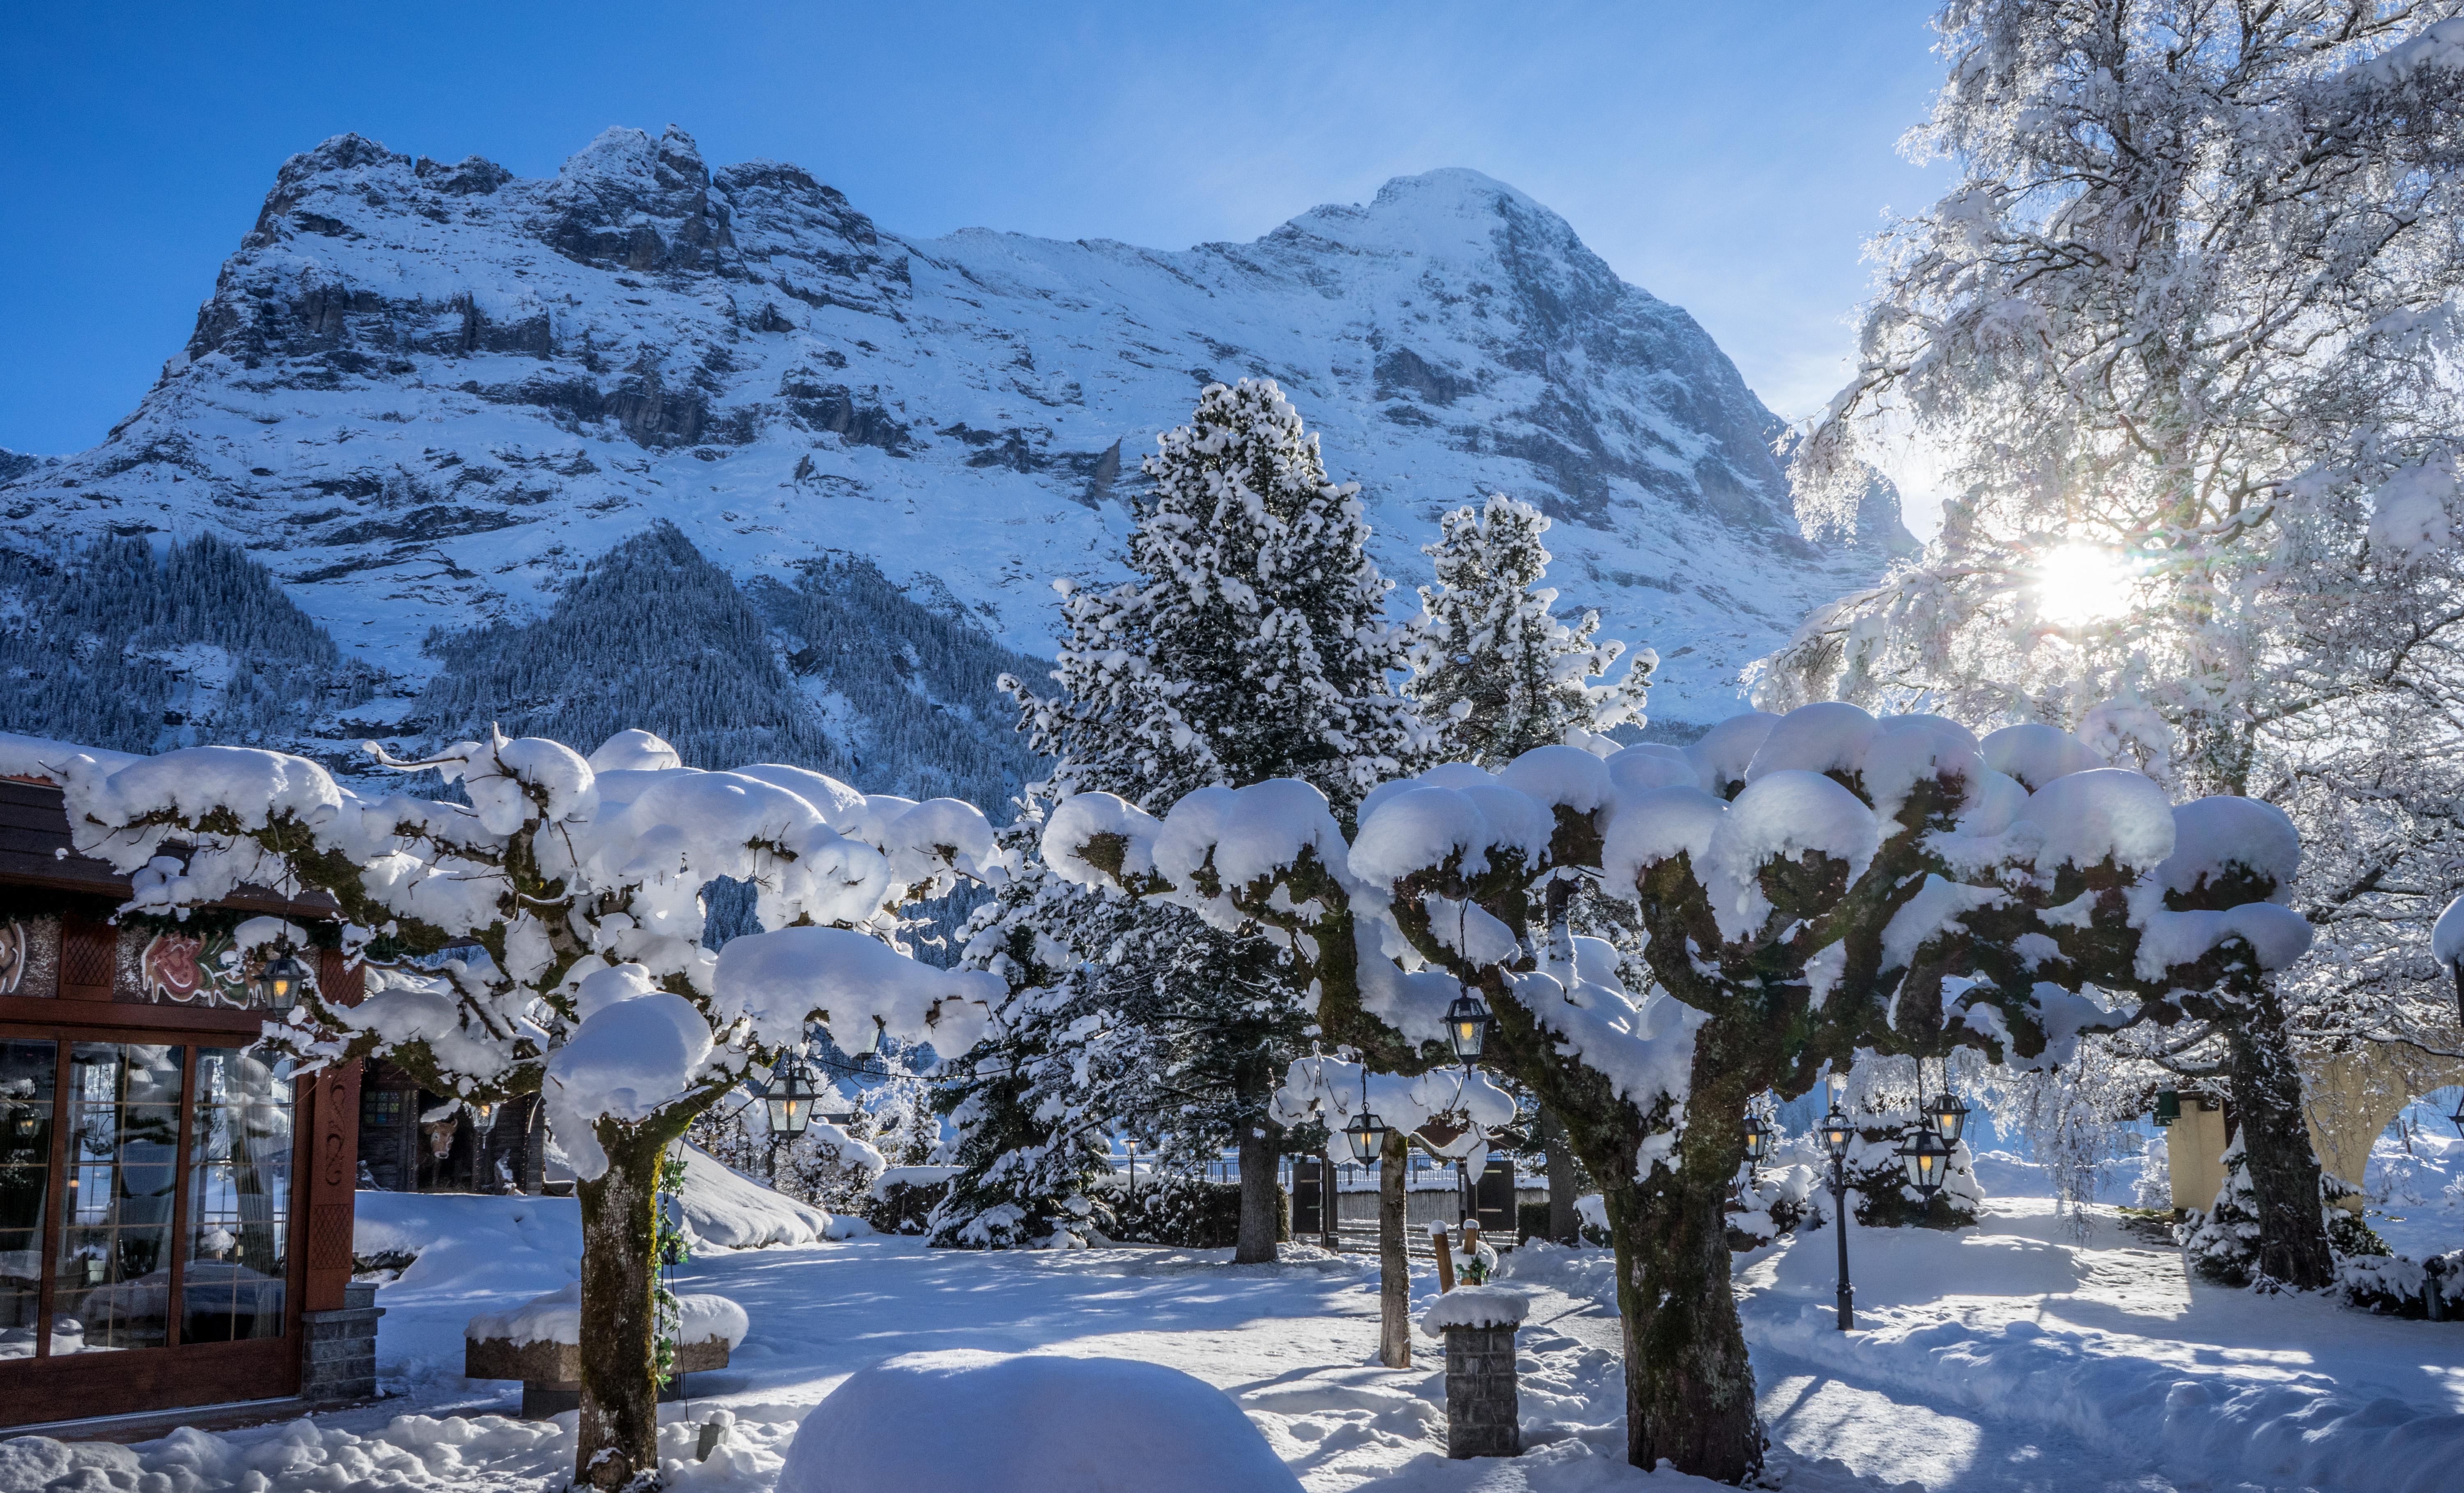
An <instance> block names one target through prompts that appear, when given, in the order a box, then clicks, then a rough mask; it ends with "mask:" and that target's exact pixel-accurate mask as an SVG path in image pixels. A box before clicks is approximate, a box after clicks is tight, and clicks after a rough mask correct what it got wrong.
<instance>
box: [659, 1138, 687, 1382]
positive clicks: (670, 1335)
mask: <svg viewBox="0 0 2464 1493" xmlns="http://www.w3.org/2000/svg"><path fill="white" fill-rule="evenodd" d="M684 1190H685V1158H684V1157H682V1156H680V1155H675V1154H672V1153H661V1154H660V1156H659V1187H658V1194H659V1197H658V1206H657V1211H656V1212H654V1213H653V1214H652V1215H651V1216H650V1261H651V1264H652V1267H653V1268H654V1269H656V1270H657V1271H658V1288H657V1289H656V1290H654V1291H653V1292H652V1293H651V1297H650V1301H651V1306H652V1309H653V1310H654V1311H655V1312H656V1313H657V1317H658V1323H659V1347H658V1356H657V1360H656V1361H657V1365H658V1369H657V1373H656V1375H655V1377H656V1378H657V1379H658V1384H659V1388H661V1389H663V1390H664V1389H666V1388H667V1387H668V1384H669V1381H671V1379H673V1378H674V1377H675V1372H676V1332H677V1331H678V1329H679V1328H682V1326H683V1324H684V1304H683V1302H681V1301H680V1300H678V1299H677V1297H676V1285H675V1268H676V1266H678V1265H680V1264H683V1263H684V1262H686V1261H688V1260H691V1259H692V1258H693V1236H692V1235H690V1234H687V1233H686V1232H685V1228H684V1221H683V1220H682V1219H679V1218H677V1217H675V1215H674V1211H673V1209H672V1208H671V1205H670V1201H669V1200H670V1199H671V1198H674V1197H680V1196H681V1195H682V1194H683V1192H684Z"/></svg>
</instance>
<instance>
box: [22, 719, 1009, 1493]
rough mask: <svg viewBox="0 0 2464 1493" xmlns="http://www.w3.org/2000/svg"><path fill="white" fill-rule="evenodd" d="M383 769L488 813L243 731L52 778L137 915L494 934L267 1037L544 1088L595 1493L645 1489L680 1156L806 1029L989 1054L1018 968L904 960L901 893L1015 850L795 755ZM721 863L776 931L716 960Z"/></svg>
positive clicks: (469, 1083)
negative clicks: (439, 784)
mask: <svg viewBox="0 0 2464 1493" xmlns="http://www.w3.org/2000/svg"><path fill="white" fill-rule="evenodd" d="M388 765H391V766H395V767H400V768H405V769H416V768H429V769H434V770H436V771H437V772H439V773H440V774H441V775H442V776H443V777H444V778H445V779H446V780H447V781H448V782H458V783H460V784H461V785H462V787H463V789H464V791H465V792H466V793H467V795H468V796H469V799H470V802H469V803H467V804H464V803H451V802H445V801H435V800H429V799H420V798H413V797H409V796H407V795H387V796H385V797H370V796H365V795H363V794H360V793H358V792H355V791H353V790H351V789H349V788H346V787H344V786H342V785H341V783H339V782H337V781H336V780H335V779H333V778H332V777H331V776H330V775H329V774H328V773H327V772H326V771H325V770H324V768H322V767H320V766H319V765H318V764H317V763H315V762H312V761H309V760H307V759H306V758H303V757H289V756H285V755H283V754H281V753H276V752H263V751H254V750H247V749H241V748H233V747H197V748H191V749H188V750H186V751H179V752H171V753H166V754H165V755H163V756H161V757H144V758H140V759H138V760H136V761H134V762H105V761H100V760H98V759H97V758H95V757H87V756H82V755H74V756H68V757H66V759H65V760H63V761H61V762H59V763H57V764H51V765H50V770H51V771H52V773H53V775H54V776H55V777H56V778H57V779H59V780H60V781H61V783H62V784H63V786H64V789H65V793H66V798H67V808H68V816H69V822H70V824H71V827H72V831H73V833H74V835H75V838H76V842H77V848H78V849H79V850H80V851H82V852H83V853H85V854H87V855H92V856H95V857H98V858H99V859H102V860H105V861H107V862H109V863H110V864H111V865H113V866H114V867H118V868H119V869H121V870H122V871H125V872H128V873H129V874H130V876H131V880H132V883H133V886H134V896H133V898H132V901H131V902H130V904H129V906H130V908H131V909H133V910H139V911H149V912H156V913H171V914H175V915H177V914H182V913H184V912H185V910H186V909H187V908H189V907H193V906H197V905H201V904H205V903H209V902H212V901H215V900H217V899H218V898H221V897H223V896H225V895H227V894H228V893H230V891H231V889H233V888H235V887H237V886H239V885H240V884H242V883H244V882H254V883H257V884H260V885H267V886H292V887H302V886H304V887H309V888H315V889H319V890H322V891H325V892H328V893H330V894H331V895H332V896H333V897H334V898H335V899H336V900H337V901H338V902H340V903H341V910H342V912H343V914H344V915H345V916H346V917H347V918H348V919H349V920H350V922H351V924H352V925H353V926H352V928H351V930H350V933H348V934H347V935H346V936H347V938H348V939H349V941H350V944H351V946H352V947H354V948H355V950H356V951H357V952H358V953H359V954H360V955H363V956H366V955H415V954H424V953H434V952H437V951H440V950H446V949H452V948H468V947H469V946H472V945H476V946H477V947H478V948H479V949H481V950H484V951H485V956H484V957H480V956H477V955H469V956H465V957H461V958H457V959H454V960H452V961H451V962H450V963H448V964H447V966H446V969H447V971H448V974H447V975H446V976H445V977H429V976H425V975H417V974H412V973H408V972H407V971H402V970H388V969H385V968H372V969H371V971H370V977H369V979H368V981H367V984H368V987H369V993H368V995H367V996H366V998H365V999H363V1001H362V1002H361V1003H360V1004H358V1005H356V1006H342V1005H339V1004H335V1003H331V1002H328V1001H327V1000H325V999H324V998H323V997H322V996H321V995H320V994H319V993H318V992H316V991H314V990H309V991H308V992H306V994H305V996H304V999H303V1000H302V1002H301V1003H300V1004H299V1005H298V1006H297V1007H295V1008H294V1009H293V1010H292V1011H291V1012H289V1013H288V1015H287V1016H286V1018H285V1019H284V1021H283V1022H282V1023H281V1024H280V1026H279V1027H278V1028H276V1029H275V1031H274V1034H273V1040H274V1041H275V1044H276V1045H277V1046H279V1047H281V1048H283V1049H285V1050H287V1051H289V1052H290V1053H292V1054H293V1055H295V1056H297V1057H298V1058H300V1059H303V1060H305V1062H306V1063H308V1064H309V1065H324V1064H333V1063H347V1062H351V1061H355V1060H357V1059H360V1058H363V1057H370V1056H384V1057H385V1058H387V1059H389V1060H391V1061H392V1062H394V1063H396V1064H398V1065H401V1066H403V1067H404V1068H406V1069H407V1070H408V1071H410V1072H411V1073H413V1074H414V1075H416V1076H417V1077H418V1078H419V1080H420V1082H421V1083H422V1084H423V1085H424V1086H425V1087H429V1088H431V1089H433V1090H435V1091H437V1092H440V1093H449V1094H455V1095H460V1096H462V1097H465V1098H504V1097H507V1096H509V1095H513V1094H517V1093H526V1092H538V1093H539V1094H540V1095H541V1097H542V1100H543V1102H544V1104H545V1107H546V1109H547V1112H548V1116H549V1120H550V1123H551V1124H552V1126H553V1127H554V1129H555V1132H556V1136H557V1139H558V1142H559V1144H561V1146H562V1147H563V1149H564V1152H565V1153H566V1155H567V1156H569V1157H570V1158H571V1160H572V1163H573V1169H574V1172H575V1175H576V1176H577V1177H578V1178H579V1187H578V1192H579V1194H580V1197H581V1204H582V1219H583V1258H582V1262H581V1263H582V1331H583V1354H582V1374H583V1379H582V1385H583V1389H582V1395H583V1398H582V1421H581V1439H580V1442H579V1446H578V1450H577V1452H576V1466H575V1476H576V1480H577V1482H585V1483H588V1484H590V1485H593V1486H597V1487H605V1488H613V1487H623V1486H627V1485H631V1484H634V1483H636V1482H642V1481H645V1480H652V1481H654V1480H655V1478H656V1476H657V1469H658V1460H657V1431H658V1420H657V1405H656V1383H655V1377H654V1375H655V1368H654V1364H655V1361H656V1359H655V1354H656V1343H657V1338H658V1335H659V1329H658V1324H657V1320H656V1312H655V1308H654V1306H653V1299H652V1281H653V1276H652V1262H651V1251H652V1237H653V1227H652V1220H653V1211H654V1207H655V1199H656V1196H657V1178H658V1169H659V1160H660V1155H661V1153H662V1151H663V1150H664V1149H665V1148H666V1147H667V1145H668V1144H669V1143H670V1142H671V1141H672V1140H674V1139H676V1138H677V1137H678V1136H680V1135H682V1134H683V1133H684V1131H685V1129H686V1127H687V1126H688V1125H689V1124H690V1123H691V1122H692V1120H693V1117H694V1116H695V1115H696V1114H699V1113H700V1112H701V1111H702V1110H704V1109H707V1108H709V1106H711V1105H712V1104H713V1103H715V1101H717V1100H718V1099H719V1098H720V1097H721V1096H722V1095H724V1094H725V1093H726V1092H727V1091H728V1090H729V1089H731V1088H732V1087H735V1086H736V1085H737V1084H738V1083H739V1082H741V1081H742V1080H743V1079H744V1078H745V1077H746V1075H747V1074H748V1073H749V1072H750V1071H751V1070H753V1069H754V1068H755V1067H756V1066H757V1065H761V1064H765V1063H768V1062H771V1061H773V1060H775V1058H776V1057H777V1055H778V1054H779V1053H780V1051H781V1050H782V1049H784V1048H786V1047H789V1046H791V1045H795V1044H798V1043H802V1042H803V1039H804V1035H805V1031H806V1027H807V1023H815V1022H817V1023H820V1024H822V1025H824V1026H825V1027H826V1028H827V1029H828V1031H829V1033H830V1036H831V1037H832V1039H833V1040H834V1041H836V1042H837V1043H839V1044H840V1045H841V1046H842V1047H845V1048H847V1049H848V1050H850V1051H856V1052H863V1051H869V1050H870V1049H871V1047H872V1046H873V1044H874V1043H875V1041H876V1039H877V1037H878V1036H879V1035H880V1034H883V1033H888V1034H890V1035H891V1036H894V1037H899V1038H903V1039H912V1040H918V1041H931V1042H934V1043H940V1044H942V1045H945V1046H947V1047H948V1048H949V1049H950V1050H953V1051H957V1050H960V1049H963V1048H964V1047H965V1046H967V1045H968V1044H969V1043H973V1042H974V1041H975V1040H976V1038H977V1036H978V1034H979V1031H980V1030H981V1027H982V1024H983V1020H984V1015H985V1012H986V1009H987V1006H988V1002H989V1001H991V1000H992V999H997V998H998V997H999V996H1000V994H1001V990H1000V983H999V981H998V980H997V979H995V978H994V977H991V976H988V975H985V974H983V973H981V972H966V971H950V970H937V969H934V968H932V967H930V966H928V965H924V964H921V963H918V962H916V961H915V960H913V959H911V958H909V957H908V956H907V955H906V954H905V953H904V952H903V950H901V949H900V948H898V947H896V946H895V945H894V943H893V942H892V940H893V939H894V937H895V933H896V927H897V910H898V909H899V908H900V907H902V906H904V905H906V904H908V903H910V902H913V901H915V900H917V899H919V898H922V897H926V896H930V895H935V894H937V893H940V892H944V891H946V890H948V889H949V888H950V887H951V886H952V885H953V883H954V880H955V879H956V878H957V877H960V876H966V877H974V878H978V879H989V880H998V879H1000V878H1001V876H1002V875H1003V874H1004V873H1005V867H1004V866H1003V864H1002V858H1001V855H1000V853H999V852H998V851H997V850H996V848H995V845H994V842H993V837H992V832H991V829H990V827H989V826H988V825H987V824H986V823H985V822H984V819H983V816H982V815H981V814H980V813H979V812H978V811H977V810H976V809H975V808H974V807H973V806H972V805H969V804H965V803H960V802H957V801H955V800H935V801H928V802H924V803H915V802H913V801H908V800H904V799H896V798H891V797H889V796H886V795H877V796H872V797H867V796H866V795H863V794H860V793H857V792H855V791H854V790H852V789H850V788H848V787H847V786H846V785H845V784H843V783H839V782H836V781H834V780H832V779H828V778H825V777H823V776H822V775H820V774H818V773H812V772H807V771H804V770H803V769H801V768H795V767H784V766H778V765H767V764H765V765H762V766H757V767H748V768H744V769H742V770H740V771H737V772H702V771H698V770H695V769H692V768H687V767H684V766H682V765H681V764H680V763H679V761H678V760H677V757H676V756H675V754H674V752H673V751H672V750H671V749H669V748H668V746H667V744H666V743H665V742H662V741H660V740H658V738H656V737H654V736H649V735H648V734H646V733H641V732H626V733H623V734H620V735H619V736H616V737H615V738H613V739H611V740H610V741H608V742H607V743H606V745H605V746H603V747H602V748H601V749H600V751H599V752H598V753H597V754H596V755H594V756H593V757H591V758H590V759H588V760H584V759H583V757H582V756H581V755H580V754H578V753H576V752H574V751H572V750H571V749H570V748H567V747H565V746H562V745H561V744H559V743H557V742H554V741H549V740H544V739H540V738H536V737H524V738H521V739H507V738H506V737H504V736H501V735H492V737H491V739H489V740H487V741H484V742H481V741H468V742H463V743H461V744H460V745H458V746H455V747H453V748H451V749H450V750H448V751H445V752H443V753H440V754H438V755H437V756H435V757H429V758H428V759H426V760H424V761H420V762H411V763H401V762H388ZM719 877H729V878H733V879H735V880H737V881H741V882H748V883H750V884H752V885H753V887H754V888H755V889H756V911H757V914H758V916H759V920H760V922H761V924H762V925H763V927H765V928H766V929H768V930H770V931H769V932H766V933H748V934H742V935H739V936H737V937H736V938H733V939H731V940H729V941H728V942H727V944H726V945H725V947H724V948H723V949H720V950H718V951H716V952H714V951H712V950H711V949H709V948H706V947H705V946H704V945H703V943H702V941H701V939H702V932H703V913H704V908H703V903H702V889H703V888H705V887H707V886H708V885H709V884H710V883H711V882H712V881H713V880H715V879H716V878H719ZM372 962H382V961H377V960H372Z"/></svg>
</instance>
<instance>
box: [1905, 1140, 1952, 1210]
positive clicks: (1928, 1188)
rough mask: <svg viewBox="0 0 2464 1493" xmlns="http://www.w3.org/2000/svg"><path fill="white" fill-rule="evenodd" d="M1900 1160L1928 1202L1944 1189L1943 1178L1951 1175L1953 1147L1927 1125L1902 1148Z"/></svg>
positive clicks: (1915, 1186)
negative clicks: (1951, 1151) (1944, 1142)
mask: <svg viewBox="0 0 2464 1493" xmlns="http://www.w3.org/2000/svg"><path fill="white" fill-rule="evenodd" d="M1900 1162H1901V1164H1902V1165H1903V1166H1905V1167H1906V1168H1907V1169H1908V1185H1909V1186H1911V1187H1914V1188H1915V1189H1916V1190H1917V1191H1918V1192H1919V1193H1922V1194H1924V1195H1925V1201H1927V1202H1931V1201H1933V1195H1934V1194H1936V1193H1938V1192H1940V1191H1942V1184H1943V1179H1944V1178H1945V1177H1947V1176H1948V1175H1950V1148H1949V1147H1948V1146H1946V1145H1944V1144H1943V1143H1942V1137H1941V1136H1940V1135H1938V1134H1936V1133H1935V1132H1934V1131H1933V1130H1932V1129H1931V1128H1929V1127H1926V1126H1922V1125H1921V1126H1919V1127H1917V1131H1916V1133H1915V1134H1913V1135H1911V1136H1909V1137H1908V1142H1907V1144H1906V1145H1904V1146H1902V1147H1901V1148H1900Z"/></svg>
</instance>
